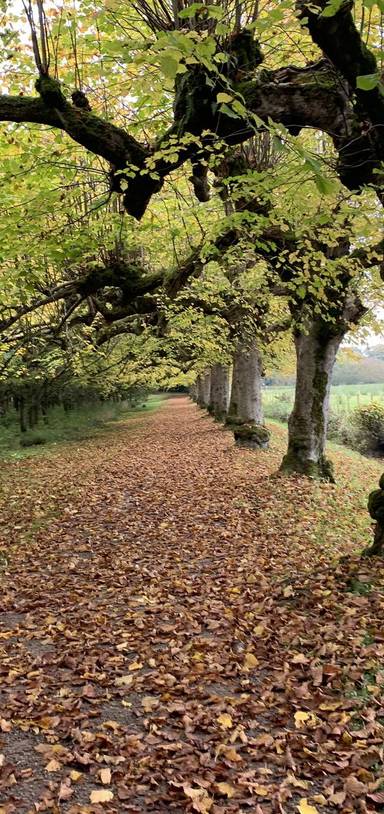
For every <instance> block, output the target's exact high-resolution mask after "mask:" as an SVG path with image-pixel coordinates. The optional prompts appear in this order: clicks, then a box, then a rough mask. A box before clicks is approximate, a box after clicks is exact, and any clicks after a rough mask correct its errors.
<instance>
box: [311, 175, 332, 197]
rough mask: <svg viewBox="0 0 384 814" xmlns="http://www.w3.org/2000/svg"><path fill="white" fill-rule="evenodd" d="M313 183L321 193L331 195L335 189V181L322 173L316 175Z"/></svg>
mask: <svg viewBox="0 0 384 814" xmlns="http://www.w3.org/2000/svg"><path fill="white" fill-rule="evenodd" d="M315 184H316V186H317V189H318V190H319V192H320V193H321V195H333V194H334V193H335V192H336V191H337V184H336V182H335V181H333V180H332V178H326V177H325V176H324V175H316V178H315Z"/></svg>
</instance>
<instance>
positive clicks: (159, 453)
mask: <svg viewBox="0 0 384 814" xmlns="http://www.w3.org/2000/svg"><path fill="white" fill-rule="evenodd" d="M279 454H280V450H278V451H277V452H275V453H273V452H272V453H271V454H270V455H266V454H265V453H250V452H247V451H239V450H236V449H235V448H234V446H233V443H232V440H231V435H230V434H229V433H227V432H224V431H223V430H222V429H221V428H220V427H218V426H217V425H215V424H214V423H213V422H212V420H211V419H210V418H208V417H206V416H205V415H204V414H203V413H201V412H200V411H198V409H197V408H196V407H194V406H192V405H191V404H190V403H189V402H188V401H187V400H186V399H173V400H171V401H169V402H167V404H166V406H165V407H163V408H162V409H161V410H160V411H159V412H158V413H156V414H153V415H151V416H148V417H147V419H146V420H145V421H144V422H143V420H139V421H137V422H135V424H134V427H133V429H132V428H131V427H129V428H128V429H126V430H125V429H124V428H122V429H120V431H118V432H116V433H115V434H113V435H112V436H109V437H107V438H106V439H102V440H98V441H95V440H94V441H92V442H88V443H86V444H84V445H82V447H81V448H79V449H76V447H75V446H74V445H73V446H72V447H68V448H67V449H66V451H65V452H63V453H58V454H57V455H56V456H53V457H51V458H46V459H40V460H38V459H34V460H31V461H24V462H23V463H22V464H21V465H18V466H16V465H14V464H13V465H11V466H12V467H14V470H12V471H14V472H15V475H14V478H13V480H12V485H11V479H10V480H9V497H8V500H7V502H6V506H5V519H4V527H5V538H4V543H5V544H8V545H9V548H10V552H11V553H10V556H9V563H8V565H7V566H6V567H5V569H4V571H3V573H2V574H1V573H0V581H1V582H2V583H3V590H2V597H1V601H0V656H1V661H0V753H2V754H3V758H1V757H0V779H1V780H2V785H3V798H1V797H0V814H11V813H12V812H17V814H27V812H28V814H29V812H35V811H49V812H56V814H57V813H58V812H60V814H94V813H95V814H96V813H98V812H109V813H110V814H112V812H136V813H137V814H142V812H151V813H153V814H155V812H156V814H157V812H159V814H160V812H176V814H182V812H188V811H200V812H203V814H204V812H212V814H224V813H227V812H228V814H231V813H232V812H248V811H252V812H256V814H270V812H287V813H289V812H294V811H298V810H299V811H300V812H301V814H314V812H316V811H318V812H320V813H321V812H331V811H332V812H334V811H342V812H344V814H345V813H346V812H353V811H360V812H366V811H369V810H377V808H375V805H376V806H377V805H378V803H377V801H376V803H375V800H374V798H375V796H376V797H377V795H378V796H379V799H380V794H381V795H382V797H383V800H384V795H383V793H382V792H380V778H381V776H382V775H383V777H384V773H383V771H382V768H381V766H382V758H383V746H382V740H383V731H384V727H383V726H382V722H383V719H381V716H380V710H381V715H383V714H384V713H383V711H382V705H381V685H380V682H381V679H382V680H383V683H384V674H383V673H382V674H381V675H380V669H379V666H377V668H376V665H377V662H380V661H381V660H382V656H383V655H384V636H383V634H382V629H381V622H382V614H383V595H382V592H381V590H379V588H380V589H382V584H381V583H380V584H379V583H377V580H379V576H377V574H376V575H375V569H373V568H372V566H371V565H370V564H369V565H365V566H364V567H360V565H359V564H358V561H357V560H351V562H349V561H348V562H347V564H346V565H344V566H342V567H340V566H338V567H336V566H335V565H334V562H335V560H334V557H335V554H337V549H335V546H336V541H334V540H332V534H331V537H329V535H328V536H327V534H326V532H325V531H324V529H325V525H326V523H325V521H326V520H327V518H329V517H330V515H331V514H332V513H333V515H334V516H335V518H336V516H337V512H338V511H339V512H340V497H341V492H340V490H339V491H338V490H335V489H334V488H333V487H326V486H325V487H319V486H318V485H316V484H312V483H310V482H309V481H307V480H305V479H289V480H286V479H281V478H276V477H275V476H272V477H270V475H271V472H273V471H274V470H275V469H276V464H277V461H278V457H279ZM374 466H376V467H377V466H378V465H377V464H376V463H375V464H372V467H374ZM351 467H352V468H353V465H352V464H351ZM372 472H373V470H372ZM20 483H21V484H23V483H24V488H25V487H26V494H24V497H23V498H20V495H19V490H20ZM39 492H40V496H39ZM45 495H46V496H47V497H45ZM12 499H13V504H12ZM348 499H349V498H348V495H346V497H345V500H346V502H347V503H348ZM17 511H18V512H19V516H18V517H17V519H16V521H15V519H13V523H12V525H11V519H12V517H13V518H15V513H16V512H17ZM50 514H51V515H52V516H51V519H49V515H50ZM46 515H47V517H46ZM42 518H43V520H44V522H42ZM31 519H32V520H33V523H34V525H33V526H32V528H33V533H32V535H31V534H30V533H29V532H28V527H29V528H30V526H31ZM324 524H325V525H324ZM354 525H355V524H354V523H352V524H351V526H354ZM335 527H336V530H337V522H336V519H335ZM319 529H320V531H319ZM319 534H320V536H319ZM336 537H337V534H336ZM339 537H341V539H342V540H343V536H341V535H339ZM17 541H18V544H17V545H15V543H16V542H17ZM343 544H344V542H343ZM347 547H348V546H347ZM331 549H332V556H333V562H332V563H331V564H330V563H329V557H330V550H331ZM339 550H340V552H342V550H343V549H342V546H341V543H340V547H339ZM369 569H371V570H370V571H369ZM352 572H353V574H354V576H353V579H355V580H356V579H357V584H358V585H359V586H360V585H362V586H363V587H362V589H361V590H358V591H357V592H354V591H353V590H350V589H349V588H350V585H351V584H352V583H351V573H352ZM355 572H356V573H357V576H356V574H355ZM375 580H376V582H375ZM376 583H377V584H376ZM368 585H369V590H368V587H367V586H368ZM364 586H365V587H366V588H367V590H365V587H364ZM372 586H373V588H372ZM367 665H368V666H367ZM365 675H367V676H368V677H367V679H366V681H365V684H364V682H363V680H362V676H365ZM1 763H2V764H3V765H2V767H1ZM98 801H99V802H98ZM306 806H309V807H306ZM310 806H312V807H313V808H311V807H310Z"/></svg>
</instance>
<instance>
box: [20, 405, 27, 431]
mask: <svg viewBox="0 0 384 814" xmlns="http://www.w3.org/2000/svg"><path fill="white" fill-rule="evenodd" d="M19 420H20V432H27V416H26V405H25V398H24V396H20V398H19Z"/></svg>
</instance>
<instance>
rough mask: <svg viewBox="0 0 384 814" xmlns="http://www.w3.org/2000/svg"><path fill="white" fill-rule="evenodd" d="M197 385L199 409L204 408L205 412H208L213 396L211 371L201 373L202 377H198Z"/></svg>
mask: <svg viewBox="0 0 384 814" xmlns="http://www.w3.org/2000/svg"><path fill="white" fill-rule="evenodd" d="M196 384H197V403H198V405H199V407H203V408H204V409H205V410H207V409H208V407H209V399H210V394H211V373H210V371H209V370H208V371H206V372H205V373H201V374H200V376H198V377H197V380H196Z"/></svg>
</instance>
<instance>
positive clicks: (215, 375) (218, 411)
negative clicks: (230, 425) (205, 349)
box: [209, 364, 230, 421]
mask: <svg viewBox="0 0 384 814" xmlns="http://www.w3.org/2000/svg"><path fill="white" fill-rule="evenodd" d="M229 398H230V371H229V367H228V365H222V364H217V365H213V367H212V368H211V392H210V401H209V412H210V413H211V414H212V415H213V416H214V417H215V418H216V419H217V420H218V421H224V419H225V417H226V415H227V412H228V405H229Z"/></svg>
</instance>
